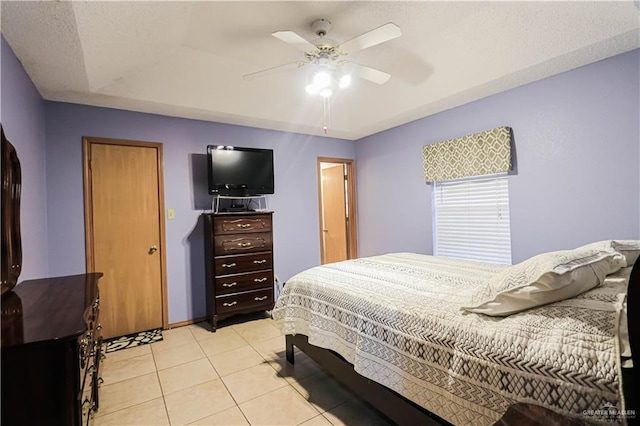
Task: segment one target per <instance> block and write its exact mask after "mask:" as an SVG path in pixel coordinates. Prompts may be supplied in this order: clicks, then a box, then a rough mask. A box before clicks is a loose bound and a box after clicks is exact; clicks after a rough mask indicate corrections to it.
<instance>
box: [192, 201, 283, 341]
mask: <svg viewBox="0 0 640 426" xmlns="http://www.w3.org/2000/svg"><path fill="white" fill-rule="evenodd" d="M272 214H273V213H272V212H266V213H262V212H261V213H253V212H251V213H217V214H205V215H204V216H205V217H204V223H205V238H204V239H205V263H206V267H207V272H206V274H207V275H206V287H207V319H208V320H209V322H210V323H211V326H212V327H213V330H214V331H215V329H216V327H217V323H218V321H219V320H221V319H223V318H227V317H229V316H231V315H235V314H240V313H248V312H254V311H264V310H270V309H272V308H273V304H274V295H273V232H272Z"/></svg>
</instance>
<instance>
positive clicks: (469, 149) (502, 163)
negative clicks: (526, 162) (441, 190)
mask: <svg viewBox="0 0 640 426" xmlns="http://www.w3.org/2000/svg"><path fill="white" fill-rule="evenodd" d="M422 158H423V160H422V164H423V166H424V179H425V181H427V182H434V181H436V182H441V181H446V180H452V179H460V178H464V177H470V176H481V175H491V174H495V173H501V172H506V171H509V170H510V169H511V128H510V127H496V128H495V129H491V130H486V131H484V132H479V133H474V134H472V135H467V136H463V137H461V138H455V139H449V140H448V141H444V142H438V143H434V144H431V145H426V146H425V147H424V148H422Z"/></svg>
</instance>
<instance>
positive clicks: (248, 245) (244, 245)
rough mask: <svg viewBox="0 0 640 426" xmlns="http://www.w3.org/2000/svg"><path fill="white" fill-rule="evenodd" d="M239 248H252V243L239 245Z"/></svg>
mask: <svg viewBox="0 0 640 426" xmlns="http://www.w3.org/2000/svg"><path fill="white" fill-rule="evenodd" d="M238 246H239V247H250V246H251V243H238Z"/></svg>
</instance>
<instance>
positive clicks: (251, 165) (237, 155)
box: [207, 145, 274, 197]
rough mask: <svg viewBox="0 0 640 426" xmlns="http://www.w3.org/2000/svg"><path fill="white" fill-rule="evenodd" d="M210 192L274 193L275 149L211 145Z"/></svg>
mask: <svg viewBox="0 0 640 426" xmlns="http://www.w3.org/2000/svg"><path fill="white" fill-rule="evenodd" d="M207 158H208V169H209V193H210V194H217V195H229V196H236V197H245V196H250V195H262V194H273V193H274V180H273V150H272V149H258V148H243V147H238V146H225V145H209V146H207Z"/></svg>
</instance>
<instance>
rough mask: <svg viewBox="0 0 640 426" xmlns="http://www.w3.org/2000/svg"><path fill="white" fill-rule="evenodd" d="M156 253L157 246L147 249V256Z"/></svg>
mask: <svg viewBox="0 0 640 426" xmlns="http://www.w3.org/2000/svg"><path fill="white" fill-rule="evenodd" d="M157 251H158V246H151V247H149V254H153V253H155V252H157Z"/></svg>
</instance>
